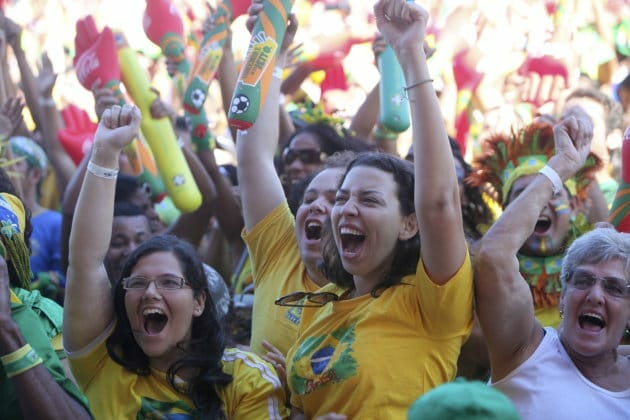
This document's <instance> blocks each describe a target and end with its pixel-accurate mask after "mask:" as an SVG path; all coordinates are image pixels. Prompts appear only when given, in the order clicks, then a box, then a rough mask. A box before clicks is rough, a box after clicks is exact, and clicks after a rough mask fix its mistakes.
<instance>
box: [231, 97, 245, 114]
mask: <svg viewBox="0 0 630 420" xmlns="http://www.w3.org/2000/svg"><path fill="white" fill-rule="evenodd" d="M248 108H249V98H248V97H247V96H245V95H236V96H235V97H234V98H233V99H232V105H231V106H230V111H231V112H232V113H234V114H242V113H243V112H245V111H247V109H248Z"/></svg>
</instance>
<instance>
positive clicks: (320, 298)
mask: <svg viewBox="0 0 630 420" xmlns="http://www.w3.org/2000/svg"><path fill="white" fill-rule="evenodd" d="M335 300H339V296H337V295H336V294H334V293H332V292H294V293H289V294H288V295H284V296H280V297H279V298H278V299H276V300H275V302H274V303H275V304H276V305H278V306H296V307H302V308H309V307H313V308H318V307H321V306H324V305H325V304H327V303H328V302H333V301H335Z"/></svg>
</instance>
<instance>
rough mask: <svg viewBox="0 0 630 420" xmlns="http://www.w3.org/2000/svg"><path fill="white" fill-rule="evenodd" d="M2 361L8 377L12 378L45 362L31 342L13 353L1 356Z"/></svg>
mask: <svg viewBox="0 0 630 420" xmlns="http://www.w3.org/2000/svg"><path fill="white" fill-rule="evenodd" d="M0 361H1V362H2V366H3V368H4V371H5V373H6V375H7V378H12V377H14V376H16V375H19V374H20V373H23V372H26V371H27V370H29V369H32V368H34V367H35V366H37V365H40V364H42V363H43V360H42V358H41V357H39V355H38V354H37V352H36V351H35V350H33V348H32V347H31V345H30V344H25V345H24V346H22V347H21V348H19V349H17V350H16V351H14V352H13V353H9V354H6V355H4V356H2V357H0Z"/></svg>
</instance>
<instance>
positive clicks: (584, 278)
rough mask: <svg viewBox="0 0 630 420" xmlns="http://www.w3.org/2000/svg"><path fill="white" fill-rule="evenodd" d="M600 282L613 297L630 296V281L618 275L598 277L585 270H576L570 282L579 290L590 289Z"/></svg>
mask: <svg viewBox="0 0 630 420" xmlns="http://www.w3.org/2000/svg"><path fill="white" fill-rule="evenodd" d="M597 282H599V283H600V284H601V286H602V289H603V290H604V292H605V293H606V294H607V295H609V296H612V297H616V298H627V297H630V283H628V282H627V281H626V280H624V279H620V278H617V277H598V276H596V275H595V274H593V273H590V272H588V271H585V270H576V271H575V272H574V273H573V274H572V275H571V277H570V278H569V284H570V285H572V286H573V287H575V288H576V289H579V290H588V289H590V288H591V287H593V286H594V285H595V283H597Z"/></svg>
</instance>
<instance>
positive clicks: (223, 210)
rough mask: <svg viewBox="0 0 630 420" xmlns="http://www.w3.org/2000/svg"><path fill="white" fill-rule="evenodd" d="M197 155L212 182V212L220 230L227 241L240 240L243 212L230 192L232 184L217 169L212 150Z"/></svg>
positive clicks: (202, 151)
mask: <svg viewBox="0 0 630 420" xmlns="http://www.w3.org/2000/svg"><path fill="white" fill-rule="evenodd" d="M197 155H198V156H199V160H201V163H202V164H203V166H204V167H205V168H206V171H208V175H210V178H211V179H212V181H213V182H214V186H215V189H216V193H217V197H216V200H214V203H213V209H214V211H213V213H214V215H215V217H216V218H217V221H218V222H219V226H220V227H221V231H222V232H223V234H224V235H225V237H226V239H228V241H230V242H234V241H238V242H240V241H241V231H242V230H243V214H242V212H241V205H240V203H239V202H238V200H237V199H236V197H235V196H234V193H233V192H232V186H231V185H230V184H229V183H228V181H227V180H226V179H225V177H224V176H223V175H222V174H221V172H220V171H219V167H218V165H217V162H216V160H215V157H214V152H213V151H212V150H201V151H199V152H197Z"/></svg>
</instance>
